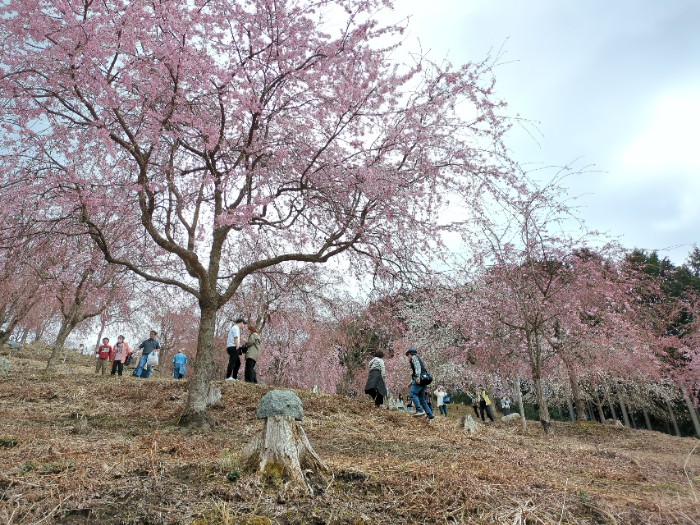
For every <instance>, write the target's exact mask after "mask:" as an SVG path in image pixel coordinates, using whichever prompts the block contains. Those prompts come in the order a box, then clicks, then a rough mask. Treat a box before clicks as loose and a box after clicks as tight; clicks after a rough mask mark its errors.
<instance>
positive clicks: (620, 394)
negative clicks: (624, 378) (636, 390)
mask: <svg viewBox="0 0 700 525" xmlns="http://www.w3.org/2000/svg"><path fill="white" fill-rule="evenodd" d="M615 391H616V392H617V399H618V401H619V402H620V411H621V412H622V420H623V421H624V423H625V426H626V427H631V426H632V424H631V423H630V418H629V414H628V413H627V407H626V406H625V399H624V397H625V394H624V392H622V391H621V390H620V388H618V387H616V388H615Z"/></svg>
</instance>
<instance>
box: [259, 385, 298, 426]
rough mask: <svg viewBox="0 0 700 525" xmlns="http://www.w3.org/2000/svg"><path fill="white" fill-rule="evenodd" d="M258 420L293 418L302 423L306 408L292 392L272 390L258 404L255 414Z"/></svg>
mask: <svg viewBox="0 0 700 525" xmlns="http://www.w3.org/2000/svg"><path fill="white" fill-rule="evenodd" d="M255 415H256V416H257V418H258V419H266V418H268V417H272V416H287V417H293V418H294V419H296V420H297V421H301V420H302V418H303V417H304V407H302V406H301V399H299V396H297V395H296V394H295V393H294V392H292V391H290V390H271V391H270V392H268V393H267V394H265V395H264V396H263V397H262V399H261V400H260V403H259V404H258V411H257V413H256V414H255Z"/></svg>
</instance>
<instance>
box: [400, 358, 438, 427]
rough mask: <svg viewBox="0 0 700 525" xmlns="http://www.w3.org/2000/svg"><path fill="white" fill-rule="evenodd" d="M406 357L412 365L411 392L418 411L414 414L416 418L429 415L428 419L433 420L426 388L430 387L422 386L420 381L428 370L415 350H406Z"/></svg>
mask: <svg viewBox="0 0 700 525" xmlns="http://www.w3.org/2000/svg"><path fill="white" fill-rule="evenodd" d="M406 356H407V357H408V362H409V364H410V365H411V374H412V375H411V390H410V395H411V399H412V400H413V406H414V407H416V411H415V412H414V413H413V415H414V416H424V415H426V414H427V415H428V419H433V418H434V417H435V416H433V411H432V409H431V408H430V405H428V402H427V400H426V397H425V388H426V387H427V386H428V385H422V384H421V381H420V375H421V372H427V371H428V369H427V368H425V365H424V364H423V361H422V360H421V358H420V357H418V352H417V351H416V349H415V348H409V349H408V350H406Z"/></svg>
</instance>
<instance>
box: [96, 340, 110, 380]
mask: <svg viewBox="0 0 700 525" xmlns="http://www.w3.org/2000/svg"><path fill="white" fill-rule="evenodd" d="M96 353H97V363H96V364H95V373H96V374H99V373H100V372H102V375H105V372H107V363H109V356H111V355H112V347H111V346H110V345H109V337H105V338H103V339H102V344H101V345H100V346H99V347H98V348H97V352H96Z"/></svg>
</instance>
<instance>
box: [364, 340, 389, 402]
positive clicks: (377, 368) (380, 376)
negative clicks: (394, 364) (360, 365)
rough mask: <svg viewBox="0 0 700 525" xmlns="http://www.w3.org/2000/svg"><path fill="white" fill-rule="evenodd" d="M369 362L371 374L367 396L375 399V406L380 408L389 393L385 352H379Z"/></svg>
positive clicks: (368, 379) (368, 377)
mask: <svg viewBox="0 0 700 525" xmlns="http://www.w3.org/2000/svg"><path fill="white" fill-rule="evenodd" d="M373 355H374V356H373V357H372V359H371V360H370V362H369V373H368V375H367V383H366V384H365V394H367V395H368V396H371V397H372V399H374V406H376V407H380V406H382V403H384V398H385V397H386V396H387V394H388V392H387V389H386V368H385V366H384V359H383V357H384V352H382V351H381V350H377V351H376V352H374V354H373Z"/></svg>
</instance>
